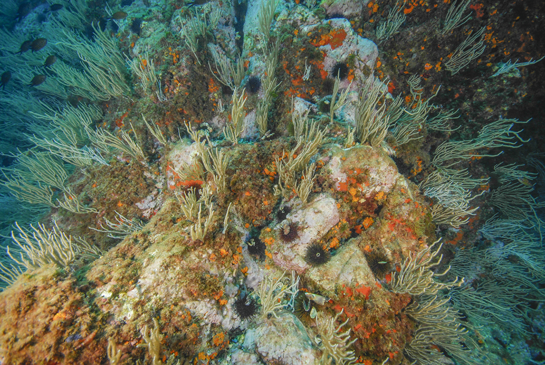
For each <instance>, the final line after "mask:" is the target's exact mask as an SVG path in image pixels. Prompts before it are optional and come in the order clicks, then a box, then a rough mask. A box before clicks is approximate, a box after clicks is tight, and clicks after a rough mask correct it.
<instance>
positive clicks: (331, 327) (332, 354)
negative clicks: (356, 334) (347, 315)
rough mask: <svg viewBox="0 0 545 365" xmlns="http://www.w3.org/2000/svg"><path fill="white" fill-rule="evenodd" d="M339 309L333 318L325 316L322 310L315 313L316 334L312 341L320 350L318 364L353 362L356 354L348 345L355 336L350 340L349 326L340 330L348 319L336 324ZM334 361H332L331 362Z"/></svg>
mask: <svg viewBox="0 0 545 365" xmlns="http://www.w3.org/2000/svg"><path fill="white" fill-rule="evenodd" d="M343 311H344V310H341V311H340V312H339V313H338V314H337V315H336V316H335V317H334V318H331V317H327V316H325V315H324V314H323V313H322V312H318V314H317V315H316V331H317V332H318V335H317V336H316V337H315V339H314V342H315V343H316V345H318V347H320V349H321V350H322V357H321V358H320V362H319V364H320V365H326V364H328V365H329V364H333V363H334V364H336V365H342V364H354V363H355V362H356V356H355V354H354V351H353V350H349V347H350V346H351V345H352V344H353V343H354V342H356V340H357V338H355V339H353V340H352V341H350V328H349V329H348V330H347V331H346V332H341V331H342V328H343V327H344V326H345V325H346V324H347V323H348V319H347V320H346V321H344V322H343V323H341V324H340V325H338V326H337V325H336V323H337V319H338V318H339V317H340V316H341V315H342V314H343ZM333 361H334V362H333Z"/></svg>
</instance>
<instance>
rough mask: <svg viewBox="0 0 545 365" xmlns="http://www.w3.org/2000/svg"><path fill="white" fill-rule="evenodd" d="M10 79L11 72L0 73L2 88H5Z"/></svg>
mask: <svg viewBox="0 0 545 365" xmlns="http://www.w3.org/2000/svg"><path fill="white" fill-rule="evenodd" d="M10 79H11V72H9V71H6V72H4V73H3V74H2V78H1V80H0V85H2V89H5V88H6V84H7V83H8V81H9V80H10Z"/></svg>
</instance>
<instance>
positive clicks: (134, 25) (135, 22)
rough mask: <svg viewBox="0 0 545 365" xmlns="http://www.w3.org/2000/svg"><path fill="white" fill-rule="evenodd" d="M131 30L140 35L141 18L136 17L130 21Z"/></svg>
mask: <svg viewBox="0 0 545 365" xmlns="http://www.w3.org/2000/svg"><path fill="white" fill-rule="evenodd" d="M131 31H132V32H133V33H135V34H137V35H140V32H141V31H142V19H140V18H136V19H134V20H133V21H132V24H131Z"/></svg>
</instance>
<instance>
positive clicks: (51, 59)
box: [44, 54, 57, 67]
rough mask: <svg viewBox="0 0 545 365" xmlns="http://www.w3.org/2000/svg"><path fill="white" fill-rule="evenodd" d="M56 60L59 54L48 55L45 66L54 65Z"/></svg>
mask: <svg viewBox="0 0 545 365" xmlns="http://www.w3.org/2000/svg"><path fill="white" fill-rule="evenodd" d="M55 62H57V56H55V55H54V54H52V55H50V56H47V58H46V59H45V62H44V66H45V67H49V66H52V65H53V64H54V63H55Z"/></svg>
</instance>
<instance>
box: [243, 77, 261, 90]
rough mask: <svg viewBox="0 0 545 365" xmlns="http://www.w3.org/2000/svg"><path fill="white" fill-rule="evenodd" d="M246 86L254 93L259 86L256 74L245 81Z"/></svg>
mask: <svg viewBox="0 0 545 365" xmlns="http://www.w3.org/2000/svg"><path fill="white" fill-rule="evenodd" d="M246 87H247V88H248V91H249V92H250V93H252V94H255V93H256V92H258V91H259V88H260V87H261V80H260V79H259V77H257V76H251V77H250V78H249V79H248V82H247V83H246Z"/></svg>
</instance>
